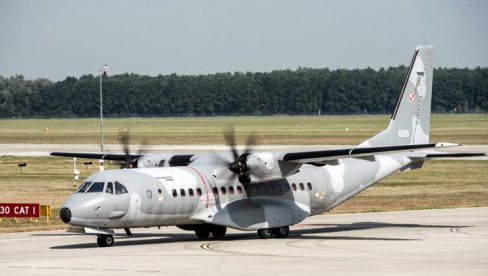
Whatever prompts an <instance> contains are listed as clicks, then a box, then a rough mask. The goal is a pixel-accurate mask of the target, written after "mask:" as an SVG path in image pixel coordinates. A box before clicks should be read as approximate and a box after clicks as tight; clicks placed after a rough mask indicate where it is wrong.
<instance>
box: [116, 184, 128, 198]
mask: <svg viewBox="0 0 488 276" xmlns="http://www.w3.org/2000/svg"><path fill="white" fill-rule="evenodd" d="M126 193H127V189H126V188H125V186H124V185H122V184H120V182H118V181H115V194H116V195H121V194H126Z"/></svg>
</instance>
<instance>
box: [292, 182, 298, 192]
mask: <svg viewBox="0 0 488 276" xmlns="http://www.w3.org/2000/svg"><path fill="white" fill-rule="evenodd" d="M291 189H292V190H293V191H296V190H297V184H295V183H292V184H291Z"/></svg>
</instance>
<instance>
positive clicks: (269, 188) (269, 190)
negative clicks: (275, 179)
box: [268, 183, 274, 193]
mask: <svg viewBox="0 0 488 276" xmlns="http://www.w3.org/2000/svg"><path fill="white" fill-rule="evenodd" d="M268 192H269V193H273V192H274V188H273V183H268Z"/></svg>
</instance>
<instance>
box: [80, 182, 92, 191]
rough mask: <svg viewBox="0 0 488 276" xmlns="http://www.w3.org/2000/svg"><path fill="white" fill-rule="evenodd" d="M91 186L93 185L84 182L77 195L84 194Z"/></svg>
mask: <svg viewBox="0 0 488 276" xmlns="http://www.w3.org/2000/svg"><path fill="white" fill-rule="evenodd" d="M90 184H92V183H91V182H88V181H87V182H84V183H83V184H81V185H80V187H79V188H78V190H77V191H76V192H77V193H81V194H82V193H84V192H85V191H86V189H87V188H88V187H89V186H90Z"/></svg>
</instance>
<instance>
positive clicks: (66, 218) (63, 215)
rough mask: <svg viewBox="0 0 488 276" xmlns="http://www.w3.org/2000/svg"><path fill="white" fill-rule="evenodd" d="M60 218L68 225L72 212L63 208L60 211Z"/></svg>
mask: <svg viewBox="0 0 488 276" xmlns="http://www.w3.org/2000/svg"><path fill="white" fill-rule="evenodd" d="M59 217H60V218H61V220H62V221H63V222H64V223H68V222H70V221H71V210H70V209H69V208H66V207H63V208H61V210H60V211H59Z"/></svg>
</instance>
